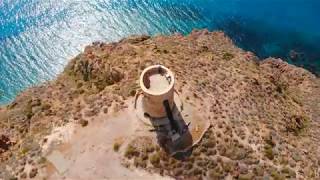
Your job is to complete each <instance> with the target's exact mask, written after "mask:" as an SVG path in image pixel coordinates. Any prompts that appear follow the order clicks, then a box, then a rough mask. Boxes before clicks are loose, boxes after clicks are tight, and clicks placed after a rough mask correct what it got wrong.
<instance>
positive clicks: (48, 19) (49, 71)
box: [0, 0, 320, 104]
mask: <svg viewBox="0 0 320 180" xmlns="http://www.w3.org/2000/svg"><path fill="white" fill-rule="evenodd" d="M319 19H320V1H319V0H254V1H253V0H87V1H85V0H0V78H1V79H0V104H5V103H8V102H10V101H12V99H13V98H14V97H15V96H16V94H17V93H19V92H20V91H22V90H23V89H25V88H26V87H30V86H33V85H36V84H38V83H40V82H44V81H46V80H49V79H52V78H54V77H55V76H56V75H57V74H58V73H60V72H61V71H62V70H63V68H64V66H65V65H66V64H67V63H68V59H70V58H71V57H73V56H74V55H76V54H77V53H79V52H80V51H81V50H82V49H83V48H84V46H85V45H87V44H89V43H91V42H92V41H117V40H119V39H121V38H123V37H126V36H128V35H130V34H143V33H144V34H150V35H154V34H159V33H161V34H170V33H172V32H175V31H178V32H182V33H184V34H187V33H189V32H190V31H191V30H192V29H193V28H208V29H209V30H223V31H225V32H226V33H227V34H228V35H229V36H230V37H231V38H232V39H233V40H234V41H235V42H236V43H237V44H238V45H239V46H241V47H242V48H244V49H246V50H250V51H253V52H255V53H256V54H257V55H258V56H260V57H268V56H276V57H282V58H284V59H286V60H287V61H288V62H290V63H293V64H296V65H298V66H302V67H305V68H307V69H309V70H310V71H312V72H314V73H315V74H319V72H320V44H319V42H320V23H319V22H320V20H319ZM291 50H294V51H295V52H297V54H298V55H297V57H296V58H294V59H290V56H289V53H290V51H291Z"/></svg>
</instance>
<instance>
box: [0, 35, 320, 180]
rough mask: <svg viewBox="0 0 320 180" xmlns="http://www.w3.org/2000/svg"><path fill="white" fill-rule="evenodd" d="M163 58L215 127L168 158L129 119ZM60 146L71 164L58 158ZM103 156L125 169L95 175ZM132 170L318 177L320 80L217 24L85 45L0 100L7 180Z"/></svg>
mask: <svg viewBox="0 0 320 180" xmlns="http://www.w3.org/2000/svg"><path fill="white" fill-rule="evenodd" d="M157 63H159V64H163V65H165V66H166V67H168V68H169V69H171V70H172V71H173V72H174V73H175V76H176V81H177V82H176V86H175V88H176V90H177V91H178V92H179V93H180V94H181V99H182V100H183V101H185V102H188V103H189V104H192V105H193V106H194V108H196V109H197V111H199V114H201V115H202V116H203V118H206V119H208V120H209V121H210V124H211V126H210V128H209V129H208V131H206V133H205V135H204V137H203V139H202V140H201V142H200V143H199V144H198V145H197V146H195V147H194V148H193V149H192V151H191V152H190V155H189V156H188V157H187V158H184V159H178V158H174V157H170V156H169V155H168V154H166V153H165V152H164V151H163V150H162V149H161V148H160V147H159V145H158V144H157V142H156V141H155V140H154V139H152V138H150V137H147V136H146V135H145V134H148V133H150V132H144V131H143V130H141V128H140V127H136V126H135V125H130V123H131V119H127V118H125V117H124V116H125V115H124V114H125V113H124V112H127V111H128V110H127V109H128V108H130V105H131V103H132V99H133V97H134V96H135V94H136V92H137V90H138V88H139V86H138V84H137V80H138V77H139V74H140V73H141V71H142V70H143V69H144V68H145V67H147V66H149V65H152V64H157ZM129 114H130V113H129ZM115 117H117V118H115ZM127 117H130V116H127ZM131 118H134V117H133V116H132V117H131ZM115 119H116V120H115ZM132 121H133V120H132ZM102 122H103V126H102V125H101V124H100V125H97V124H99V123H102ZM117 122H118V123H122V122H123V123H124V124H125V126H127V127H128V129H130V131H129V130H128V129H126V128H123V127H122V128H121V127H120V125H119V127H117ZM69 126H72V128H71V129H72V132H71V133H69V134H68V137H67V138H65V137H66V132H69V131H63V132H64V133H60V134H59V135H57V137H55V136H54V134H56V132H57V128H60V129H61V128H67V127H69ZM90 126H91V127H90ZM104 127H110V128H109V129H105V130H101V128H104ZM117 128H119V129H118V131H115V132H113V129H115V130H117ZM69 129H70V128H69ZM119 131H120V132H121V131H123V132H126V133H122V134H119ZM59 132H61V131H59ZM88 132H91V134H87V135H86V133H88ZM99 132H101V136H99ZM102 132H103V133H102ZM77 133H78V135H79V134H80V135H81V134H83V136H81V138H80V135H79V137H78V139H76V138H75V137H76V136H77ZM117 133H118V134H119V135H117V136H116V135H115V134H117ZM90 137H94V140H91V139H90ZM102 137H106V139H104V138H102ZM107 137H110V138H111V137H114V138H112V139H110V140H108V138H107ZM86 138H88V139H86ZM52 139H54V140H52ZM98 139H101V140H99V141H98ZM84 140H86V141H85V142H83V145H78V146H76V144H77V143H78V142H82V141H84ZM89 142H93V143H92V144H91V145H90V148H91V149H90V148H89V149H85V148H84V147H86V145H88V143H89ZM105 142H108V143H105ZM99 145H101V146H99ZM75 147H77V148H75ZM57 149H60V151H59V153H60V154H62V156H63V157H65V158H66V156H67V155H70V154H71V155H70V156H69V159H71V160H70V161H68V163H62V164H61V165H59V163H57V156H52V152H54V150H57ZM61 149H63V150H61ZM75 149H80V150H79V151H81V152H79V154H77V153H78V152H77V153H75ZM81 149H82V150H81ZM101 149H103V150H101ZM99 153H100V154H101V156H99V158H96V159H95V158H94V157H95V156H97V157H98V155H97V154H99ZM104 153H105V154H104ZM72 154H76V155H73V156H72ZM81 154H82V155H81ZM83 154H86V157H87V156H88V157H87V159H86V157H85V156H84V155H83ZM106 156H109V159H108V158H107V159H106V161H108V162H109V161H113V162H115V163H116V162H117V161H118V162H121V163H119V168H120V166H121V167H123V168H124V169H127V170H126V171H125V170H123V169H122V170H121V171H120V172H117V170H112V171H110V170H109V171H108V170H106V171H99V169H103V168H106V167H107V168H109V169H110V167H112V163H109V164H104V167H102V166H99V163H97V162H98V161H99V159H100V157H101V158H103V157H106ZM52 157H54V158H52ZM59 157H60V156H59ZM80 157H81V159H80ZM90 157H91V159H95V160H93V161H90V162H91V164H90V163H88V162H89V161H88V159H90ZM110 157H113V158H112V159H111V158H110ZM72 158H73V159H72ZM58 159H59V158H58ZM66 159H68V158H66ZM65 162H67V161H65ZM101 163H102V162H101ZM80 164H81V165H80ZM91 165H92V166H93V169H94V170H90V167H91ZM62 166H66V167H62ZM136 170H138V171H139V172H142V174H141V173H140V175H141V176H136V178H138V177H140V178H143V177H145V178H146V177H149V176H151V175H156V177H157V178H178V179H180V178H181V179H184V178H191V179H223V178H235V179H262V178H263V177H270V178H273V179H286V178H302V179H319V178H320V175H319V173H320V80H319V78H317V77H316V76H314V75H313V74H311V73H310V72H308V71H306V70H304V69H302V68H298V67H295V66H293V65H289V64H287V63H286V62H284V61H282V60H281V59H274V58H268V59H265V60H259V58H258V57H256V56H255V55H254V54H253V53H251V52H246V51H244V50H242V49H240V48H238V47H236V46H235V45H234V44H233V42H232V41H231V40H230V39H229V38H228V37H226V36H225V35H224V33H222V32H208V31H206V30H202V31H193V32H192V33H191V34H189V35H188V36H182V35H180V34H173V35H170V36H155V37H149V36H132V37H129V38H125V39H123V40H121V41H119V42H117V43H101V42H96V43H93V44H92V45H90V46H87V47H86V48H85V50H84V52H83V53H81V54H79V55H78V56H76V57H75V58H74V59H72V60H71V61H70V63H69V64H68V66H67V67H66V68H65V70H64V72H63V73H62V74H61V75H59V76H58V77H57V79H56V80H54V81H52V82H48V83H45V84H43V85H41V86H37V87H32V88H29V89H28V90H26V91H24V92H22V93H21V94H20V95H18V96H17V98H16V99H15V100H14V102H12V103H11V104H9V105H7V106H5V107H1V108H0V179H1V178H3V179H10V178H11V179H14V178H41V177H46V178H52V179H60V178H63V177H66V178H71V179H73V178H81V177H82V178H95V179H97V178H100V179H101V178H108V177H109V178H110V177H111V178H112V177H113V178H120V179H121V178H123V179H125V178H128V177H126V176H124V175H125V174H126V173H127V174H128V175H129V176H130V177H135V176H134V174H132V173H133V172H136ZM112 173H114V176H112ZM117 173H118V174H117ZM130 173H131V174H130ZM115 174H117V175H115ZM121 175H123V176H121ZM152 177H154V176H152Z"/></svg>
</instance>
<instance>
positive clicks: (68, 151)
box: [41, 107, 169, 179]
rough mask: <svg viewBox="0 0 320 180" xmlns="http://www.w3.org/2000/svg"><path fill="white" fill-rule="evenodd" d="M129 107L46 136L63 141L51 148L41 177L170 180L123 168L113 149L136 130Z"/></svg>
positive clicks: (68, 126)
mask: <svg viewBox="0 0 320 180" xmlns="http://www.w3.org/2000/svg"><path fill="white" fill-rule="evenodd" d="M132 108H133V107H129V108H128V109H126V110H124V111H122V112H121V113H118V114H115V115H106V114H101V115H99V116H98V117H97V118H95V119H94V121H91V122H89V125H88V126H87V127H83V128H82V127H80V125H67V126H65V127H64V128H62V129H61V128H60V130H57V131H56V133H55V134H52V135H51V136H53V137H54V138H50V137H48V139H52V140H50V141H52V142H49V143H53V141H54V140H60V141H61V140H62V141H64V142H63V143H62V144H60V145H58V146H55V147H53V148H51V149H50V153H48V154H47V156H46V158H47V160H48V166H47V168H46V169H43V170H42V173H41V174H42V175H43V176H49V177H50V178H49V179H169V178H167V177H161V176H159V175H154V174H150V173H147V172H146V171H142V170H130V169H128V168H126V167H124V165H122V161H121V151H122V150H121V149H120V151H119V152H115V151H114V150H113V144H114V142H115V141H121V142H122V143H123V144H125V143H127V142H128V140H130V139H131V138H133V137H132V135H133V134H135V131H139V122H138V120H136V118H135V116H134V114H132ZM57 134H58V135H57ZM58 137H60V138H58ZM44 148H49V147H46V146H44Z"/></svg>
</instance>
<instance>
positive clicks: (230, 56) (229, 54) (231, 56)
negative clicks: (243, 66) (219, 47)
mask: <svg viewBox="0 0 320 180" xmlns="http://www.w3.org/2000/svg"><path fill="white" fill-rule="evenodd" d="M222 58H223V59H224V60H227V61H229V60H231V59H233V58H234V55H233V54H231V53H228V52H225V53H224V54H223V57H222Z"/></svg>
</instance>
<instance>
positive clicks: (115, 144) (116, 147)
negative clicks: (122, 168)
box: [113, 142, 121, 152]
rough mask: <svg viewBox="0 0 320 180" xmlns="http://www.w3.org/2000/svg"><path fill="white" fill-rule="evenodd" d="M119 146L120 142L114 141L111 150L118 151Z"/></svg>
mask: <svg viewBox="0 0 320 180" xmlns="http://www.w3.org/2000/svg"><path fill="white" fill-rule="evenodd" d="M120 146H121V144H120V143H118V142H115V143H114V144H113V150H114V151H115V152H118V151H119V149H120Z"/></svg>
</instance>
